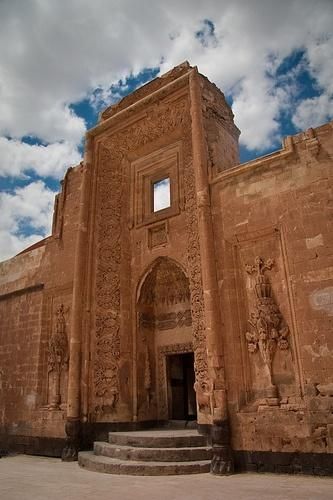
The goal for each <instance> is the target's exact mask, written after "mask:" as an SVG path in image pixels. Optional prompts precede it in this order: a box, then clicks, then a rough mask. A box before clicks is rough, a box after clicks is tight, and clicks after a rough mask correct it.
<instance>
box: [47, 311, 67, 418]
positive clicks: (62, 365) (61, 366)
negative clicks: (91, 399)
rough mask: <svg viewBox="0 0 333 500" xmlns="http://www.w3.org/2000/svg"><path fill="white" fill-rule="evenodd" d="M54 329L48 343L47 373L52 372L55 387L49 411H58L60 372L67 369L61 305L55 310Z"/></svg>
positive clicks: (63, 313)
mask: <svg viewBox="0 0 333 500" xmlns="http://www.w3.org/2000/svg"><path fill="white" fill-rule="evenodd" d="M55 314H56V321H55V327H54V330H53V332H52V335H51V337H50V341H49V348H48V372H49V374H50V373H51V372H54V374H55V385H54V388H53V394H52V396H51V401H50V404H49V409H50V410H58V409H59V408H60V403H61V391H60V381H61V372H62V371H63V370H67V369H68V360H69V353H68V339H67V332H66V319H65V308H64V305H63V304H61V305H60V306H59V307H58V309H57V310H56V313H55Z"/></svg>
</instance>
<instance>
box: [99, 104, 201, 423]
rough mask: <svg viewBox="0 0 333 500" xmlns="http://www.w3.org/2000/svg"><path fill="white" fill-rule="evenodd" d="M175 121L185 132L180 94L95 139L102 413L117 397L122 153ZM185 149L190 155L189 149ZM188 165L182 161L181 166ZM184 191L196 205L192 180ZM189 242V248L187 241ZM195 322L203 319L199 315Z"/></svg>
mask: <svg viewBox="0 0 333 500" xmlns="http://www.w3.org/2000/svg"><path fill="white" fill-rule="evenodd" d="M177 127H182V128H183V129H184V132H185V134H189V133H190V130H191V128H190V123H189V112H188V103H187V101H186V100H185V99H184V98H183V99H179V100H177V101H176V102H173V103H171V104H155V105H153V106H152V107H151V109H150V110H149V113H148V114H147V115H146V116H145V117H144V118H143V119H142V120H141V121H140V122H136V123H135V124H132V125H129V126H128V127H127V128H126V129H125V130H124V129H120V130H118V131H117V132H116V133H115V134H113V135H112V136H111V137H110V138H108V139H106V140H105V142H104V143H103V144H101V145H100V156H99V160H100V165H99V168H98V185H97V228H98V236H97V251H96V261H97V269H96V290H95V294H96V350H95V359H94V367H93V379H94V397H95V401H96V406H95V411H96V413H97V414H100V413H103V411H104V410H103V408H107V409H108V410H107V411H108V412H110V411H111V412H113V411H115V409H116V406H117V403H118V400H119V391H120V387H119V361H120V308H121V304H120V301H121V297H120V266H121V255H122V241H121V240H122V238H121V228H122V227H125V225H126V214H125V213H122V203H121V202H122V193H123V192H124V190H125V189H126V186H125V185H124V183H125V182H126V176H125V175H124V174H125V172H124V169H125V164H126V158H127V155H128V153H130V152H132V151H134V150H136V149H137V148H139V147H141V146H143V145H145V144H147V143H148V142H152V141H154V140H156V139H158V138H160V137H161V136H163V135H165V134H168V133H170V132H171V131H173V130H174V129H176V128H177ZM188 140H189V139H188ZM188 140H187V141H188ZM188 154H189V155H190V149H189V150H188ZM190 168H191V167H190V165H188V166H187V169H188V170H189V169H190ZM192 177H193V173H192ZM192 184H193V181H192ZM188 196H189V197H190V198H191V201H190V202H189V204H188V208H187V211H190V210H191V209H195V208H196V207H195V190H194V184H193V185H192V188H191V189H188ZM193 203H194V205H193ZM190 222H191V224H190V226H189V231H190V233H191V237H190V240H191V241H192V242H193V239H194V238H193V234H195V232H196V233H197V220H196V215H195V216H191V221H190ZM110 236H112V238H110ZM196 240H198V235H197V237H196ZM189 248H190V249H191V243H190V242H189ZM196 249H197V250H199V247H198V245H197V246H196V247H194V246H193V249H191V250H190V253H191V255H192V258H189V267H191V266H192V265H195V267H196V271H192V272H191V273H190V274H191V275H192V276H197V275H198V272H199V273H200V255H199V254H197V255H196V259H197V261H196V263H195V256H194V254H195V252H196V251H197V250H196ZM199 281H200V282H201V274H200V280H198V279H196V280H195V279H193V278H192V282H195V283H197V282H199ZM190 286H191V285H190ZM196 288H197V286H193V285H192V287H191V291H192V289H193V290H194V291H195V289H196ZM197 295H198V294H197V293H195V295H194V297H195V299H194V300H192V309H193V310H194V311H195V314H196V317H198V308H197V307H195V304H196V301H197V300H198V297H197ZM201 308H202V306H201ZM200 311H201V309H200ZM192 314H193V313H192ZM197 323H198V321H197V322H196V324H197ZM201 323H202V324H203V321H202V320H201ZM194 330H195V329H194ZM194 337H195V338H196V339H197V338H198V335H197V334H194Z"/></svg>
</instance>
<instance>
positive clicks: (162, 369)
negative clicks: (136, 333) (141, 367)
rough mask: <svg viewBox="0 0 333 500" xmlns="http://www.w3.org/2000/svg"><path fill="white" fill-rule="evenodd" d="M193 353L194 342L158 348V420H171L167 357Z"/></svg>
mask: <svg viewBox="0 0 333 500" xmlns="http://www.w3.org/2000/svg"><path fill="white" fill-rule="evenodd" d="M189 352H193V353H194V351H193V345H192V342H185V343H182V344H169V345H163V346H159V347H158V348H157V359H158V362H157V383H158V419H159V420H169V411H168V377H167V362H166V357H167V356H171V355H173V354H186V353H189Z"/></svg>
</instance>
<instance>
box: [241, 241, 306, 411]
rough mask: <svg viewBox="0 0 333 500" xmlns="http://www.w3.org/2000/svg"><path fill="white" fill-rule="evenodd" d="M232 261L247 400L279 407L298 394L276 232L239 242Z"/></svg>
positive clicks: (287, 290)
mask: <svg viewBox="0 0 333 500" xmlns="http://www.w3.org/2000/svg"><path fill="white" fill-rule="evenodd" d="M236 259H237V264H238V266H239V267H238V269H239V275H240V277H241V283H242V285H241V286H240V287H239V290H238V296H239V307H240V318H241V324H240V328H241V338H242V351H243V352H242V363H243V366H244V367H245V370H244V372H245V379H246V386H247V401H248V403H250V402H252V403H253V402H254V403H255V404H257V405H259V406H261V407H262V406H272V405H273V406H277V405H279V404H280V403H286V402H287V401H288V398H295V396H298V395H299V380H298V369H297V349H296V338H295V336H294V332H293V330H294V328H293V322H292V297H291V295H290V287H289V283H288V275H287V269H286V256H285V255H284V252H283V247H282V241H281V234H280V232H279V231H275V232H272V231H268V232H267V233H266V234H261V235H260V234H259V235H258V234H256V235H255V237H254V238H253V239H251V238H250V239H246V240H243V241H240V242H239V243H238V245H237V247H236ZM244 306H245V308H244Z"/></svg>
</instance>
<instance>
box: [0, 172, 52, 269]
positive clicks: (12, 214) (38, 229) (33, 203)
mask: <svg viewBox="0 0 333 500" xmlns="http://www.w3.org/2000/svg"><path fill="white" fill-rule="evenodd" d="M54 195H55V193H54V192H53V191H51V190H50V189H49V188H47V187H46V186H45V184H44V182H42V181H37V182H31V183H30V184H28V185H27V186H25V187H23V188H16V189H15V190H14V192H13V193H6V192H2V193H0V213H1V218H0V260H3V259H7V258H9V257H11V256H12V255H15V254H16V253H18V252H20V251H21V250H23V249H24V248H26V247H27V246H29V245H31V244H32V243H35V242H36V241H38V240H40V239H42V238H43V237H45V236H46V235H47V234H49V233H50V230H51V222H52V211H53V204H54ZM22 225H25V226H27V225H28V226H29V227H30V228H31V231H30V234H27V235H25V234H24V233H22V232H21V226H22Z"/></svg>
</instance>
